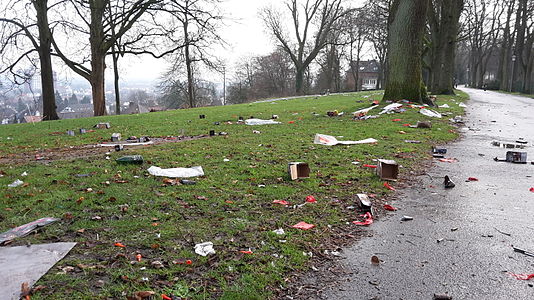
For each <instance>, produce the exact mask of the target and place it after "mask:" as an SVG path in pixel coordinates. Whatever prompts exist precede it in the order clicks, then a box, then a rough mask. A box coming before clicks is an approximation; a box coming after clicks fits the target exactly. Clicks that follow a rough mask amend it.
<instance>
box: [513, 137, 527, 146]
mask: <svg viewBox="0 0 534 300" xmlns="http://www.w3.org/2000/svg"><path fill="white" fill-rule="evenodd" d="M515 142H516V143H518V144H523V145H526V144H528V142H527V141H525V140H523V139H522V138H520V139H519V140H517V141H515Z"/></svg>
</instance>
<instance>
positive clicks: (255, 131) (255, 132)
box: [252, 130, 261, 134]
mask: <svg viewBox="0 0 534 300" xmlns="http://www.w3.org/2000/svg"><path fill="white" fill-rule="evenodd" d="M252 133H254V134H260V133H261V131H258V130H252Z"/></svg>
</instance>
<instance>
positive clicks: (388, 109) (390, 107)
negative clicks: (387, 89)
mask: <svg viewBox="0 0 534 300" xmlns="http://www.w3.org/2000/svg"><path fill="white" fill-rule="evenodd" d="M401 107H402V104H400V103H391V104H389V105H387V106H385V107H384V108H383V109H382V111H381V112H380V113H379V115H382V114H390V113H394V112H395V111H397V110H399V109H400V108H401Z"/></svg>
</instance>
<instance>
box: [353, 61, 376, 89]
mask: <svg viewBox="0 0 534 300" xmlns="http://www.w3.org/2000/svg"><path fill="white" fill-rule="evenodd" d="M351 64H352V66H354V68H357V69H358V89H359V90H374V89H376V88H377V87H376V84H377V82H378V76H379V73H380V67H379V64H378V62H377V61H376V60H369V61H360V63H359V66H358V67H356V62H354V61H353V62H351ZM345 78H346V85H347V88H348V89H354V76H353V75H352V70H351V68H349V70H347V72H346V73H345ZM379 88H381V86H380V87H379Z"/></svg>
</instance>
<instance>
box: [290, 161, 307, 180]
mask: <svg viewBox="0 0 534 300" xmlns="http://www.w3.org/2000/svg"><path fill="white" fill-rule="evenodd" d="M288 172H289V176H290V177H291V180H297V179H301V178H309V177H310V167H309V166H308V164H307V163H303V162H290V163H289V166H288Z"/></svg>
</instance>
